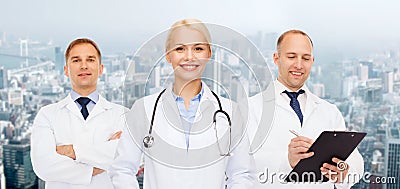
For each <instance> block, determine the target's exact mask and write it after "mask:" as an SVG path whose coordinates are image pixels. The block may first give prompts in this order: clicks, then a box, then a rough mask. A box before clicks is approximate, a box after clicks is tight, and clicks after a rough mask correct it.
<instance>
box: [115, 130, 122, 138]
mask: <svg viewBox="0 0 400 189" xmlns="http://www.w3.org/2000/svg"><path fill="white" fill-rule="evenodd" d="M116 134H117V137H116V138H117V139H120V138H121V135H122V131H118V132H117V133H116Z"/></svg>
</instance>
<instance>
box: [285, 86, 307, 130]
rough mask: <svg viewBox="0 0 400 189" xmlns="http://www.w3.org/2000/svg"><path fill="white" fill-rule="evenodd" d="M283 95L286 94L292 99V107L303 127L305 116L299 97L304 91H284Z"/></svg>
mask: <svg viewBox="0 0 400 189" xmlns="http://www.w3.org/2000/svg"><path fill="white" fill-rule="evenodd" d="M283 93H286V94H287V95H288V97H289V98H290V107H292V109H293V110H294V112H295V113H296V114H297V117H299V120H300V123H301V125H303V114H302V113H301V109H300V104H299V101H298V100H297V97H298V96H299V95H300V94H303V93H304V90H303V89H301V90H300V91H299V92H289V91H286V90H285V91H283Z"/></svg>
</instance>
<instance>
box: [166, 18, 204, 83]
mask: <svg viewBox="0 0 400 189" xmlns="http://www.w3.org/2000/svg"><path fill="white" fill-rule="evenodd" d="M170 41H171V42H170V43H169V47H167V48H169V49H167V54H166V59H167V61H168V62H169V63H171V64H172V67H173V69H174V75H175V80H180V81H181V82H190V81H192V80H195V79H199V78H200V77H201V75H202V73H203V71H204V68H205V66H206V64H207V62H208V61H209V60H210V57H211V49H210V45H209V44H208V42H207V40H206V38H205V37H204V35H203V34H202V33H200V32H199V31H197V30H195V29H191V28H189V27H186V26H182V27H179V28H176V29H175V30H174V31H173V33H172V35H171V40H170Z"/></svg>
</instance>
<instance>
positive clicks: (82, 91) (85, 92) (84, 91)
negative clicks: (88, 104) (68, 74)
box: [72, 88, 96, 96]
mask: <svg viewBox="0 0 400 189" xmlns="http://www.w3.org/2000/svg"><path fill="white" fill-rule="evenodd" d="M72 90H74V91H75V92H76V93H78V94H79V95H81V96H89V95H90V94H91V93H93V92H94V91H95V90H96V88H87V89H78V90H77V89H74V88H72Z"/></svg>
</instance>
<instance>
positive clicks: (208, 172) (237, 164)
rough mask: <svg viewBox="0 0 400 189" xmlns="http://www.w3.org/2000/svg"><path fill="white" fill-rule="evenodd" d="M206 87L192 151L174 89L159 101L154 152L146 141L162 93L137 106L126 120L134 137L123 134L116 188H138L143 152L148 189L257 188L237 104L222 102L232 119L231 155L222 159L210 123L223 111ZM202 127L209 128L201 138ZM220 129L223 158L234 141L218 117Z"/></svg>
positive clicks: (113, 174)
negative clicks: (155, 107)
mask: <svg viewBox="0 0 400 189" xmlns="http://www.w3.org/2000/svg"><path fill="white" fill-rule="evenodd" d="M203 87H204V93H203V96H202V98H201V100H200V104H199V108H198V111H197V113H196V118H195V122H194V125H193V126H192V130H191V134H190V137H189V140H190V146H189V149H186V140H185V135H184V133H183V132H181V130H180V129H182V125H181V119H180V114H179V111H178V108H177V105H176V102H175V99H174V98H173V95H172V87H171V86H170V87H168V88H167V89H166V91H165V93H164V94H163V95H162V96H161V98H160V101H159V102H158V106H157V111H156V115H155V120H154V127H153V133H152V136H153V137H154V138H155V140H154V145H153V146H152V147H151V148H149V149H148V148H144V147H143V142H142V141H143V138H144V137H145V136H146V135H147V134H148V131H149V124H150V120H151V115H152V112H153V107H154V104H155V101H156V98H157V96H158V95H159V93H157V94H154V95H150V96H147V97H144V98H142V99H140V100H138V101H137V102H135V104H134V105H133V107H132V109H131V111H130V112H129V113H127V116H126V119H127V123H128V124H127V125H128V128H129V132H123V134H122V136H121V140H120V143H119V146H118V150H117V152H118V155H117V157H116V160H115V161H116V162H115V163H114V164H113V168H112V169H111V172H110V175H111V178H112V180H113V184H114V187H115V189H125V188H138V185H137V181H136V177H135V174H136V172H137V169H138V166H139V164H140V157H141V155H142V151H143V152H144V154H145V155H144V189H164V188H173V189H180V188H182V189H187V188H191V189H197V188H198V189H204V188H207V189H223V188H225V186H224V185H225V184H228V188H232V189H235V188H237V189H239V188H240V189H245V188H252V185H253V183H254V181H255V178H254V175H255V172H254V159H253V157H252V156H251V155H249V153H248V148H249V141H248V138H247V134H245V131H244V124H243V122H242V121H243V119H242V117H241V115H240V112H239V110H238V108H237V105H236V104H234V103H231V101H230V100H228V99H225V98H222V97H219V98H220V100H221V103H222V108H223V110H225V111H226V112H227V113H228V114H229V115H230V118H231V120H232V146H231V153H232V155H231V156H229V157H221V156H220V152H219V151H218V150H217V149H218V148H217V145H216V136H215V134H216V132H215V130H214V127H212V126H211V125H210V124H209V123H211V122H212V117H213V114H214V111H216V110H217V109H219V108H218V103H217V100H216V98H215V97H214V96H213V95H212V93H211V90H210V89H209V88H208V87H207V86H206V85H205V84H203ZM219 115H220V114H219ZM202 120H203V121H204V120H206V122H207V124H205V125H204V124H198V123H199V122H201V121H202ZM202 123H203V122H202ZM209 126H211V127H209ZM200 128H202V129H204V128H205V129H204V130H202V131H201V132H200V133H197V134H196V133H195V132H196V130H197V131H198V130H199V129H200ZM216 128H217V134H218V139H219V140H221V141H220V147H221V149H222V150H221V153H225V152H227V150H226V151H225V149H227V146H228V145H227V144H228V143H227V140H226V139H227V136H228V137H229V131H228V128H229V126H228V122H227V120H226V119H225V117H223V116H221V117H220V116H218V117H217V126H216ZM192 132H193V133H192ZM127 133H130V134H131V135H128V134H127ZM124 134H125V135H124ZM131 136H132V137H131ZM222 136H223V137H222ZM225 172H226V175H227V176H228V180H227V181H225Z"/></svg>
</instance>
